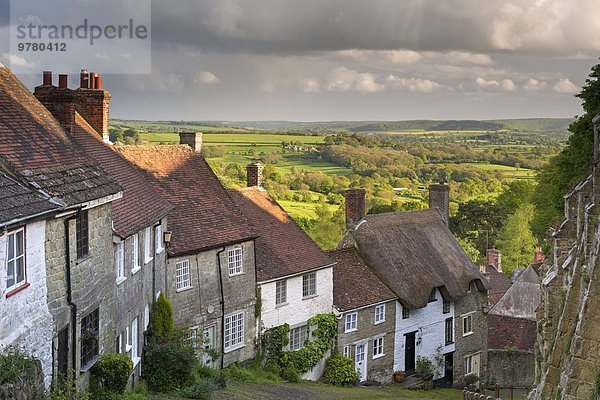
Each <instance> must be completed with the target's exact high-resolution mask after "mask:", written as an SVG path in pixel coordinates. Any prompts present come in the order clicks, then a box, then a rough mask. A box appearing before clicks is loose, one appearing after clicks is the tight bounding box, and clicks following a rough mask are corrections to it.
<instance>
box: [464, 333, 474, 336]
mask: <svg viewBox="0 0 600 400" xmlns="http://www.w3.org/2000/svg"><path fill="white" fill-rule="evenodd" d="M472 334H473V332H467V333H463V337H467V336H471V335H472Z"/></svg>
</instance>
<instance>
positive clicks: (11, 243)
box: [8, 234, 15, 260]
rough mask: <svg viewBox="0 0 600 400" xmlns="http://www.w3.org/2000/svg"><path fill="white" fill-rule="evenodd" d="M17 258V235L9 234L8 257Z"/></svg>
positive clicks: (10, 258)
mask: <svg viewBox="0 0 600 400" xmlns="http://www.w3.org/2000/svg"><path fill="white" fill-rule="evenodd" d="M13 258H15V235H14V234H13V235H8V259H9V260H12V259H13Z"/></svg>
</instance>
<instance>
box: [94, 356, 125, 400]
mask: <svg viewBox="0 0 600 400" xmlns="http://www.w3.org/2000/svg"><path fill="white" fill-rule="evenodd" d="M132 371H133V362H132V361H131V359H130V358H129V357H128V356H127V355H125V354H110V355H104V356H102V357H100V359H99V360H98V361H97V362H96V364H94V366H93V367H92V369H91V370H90V372H91V374H92V377H93V378H94V382H95V384H96V385H97V386H98V388H99V389H103V390H105V391H110V392H114V393H123V392H124V391H125V388H126V387H127V381H128V380H129V375H131V372H132Z"/></svg>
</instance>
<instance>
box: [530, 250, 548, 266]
mask: <svg viewBox="0 0 600 400" xmlns="http://www.w3.org/2000/svg"><path fill="white" fill-rule="evenodd" d="M544 260H546V256H545V255H544V252H543V251H542V247H541V246H536V247H535V253H534V255H533V263H534V264H541V263H543V262H544Z"/></svg>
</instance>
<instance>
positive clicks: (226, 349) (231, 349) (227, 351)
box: [224, 343, 246, 353]
mask: <svg viewBox="0 0 600 400" xmlns="http://www.w3.org/2000/svg"><path fill="white" fill-rule="evenodd" d="M243 347H246V343H240V344H236V345H235V346H231V347H227V348H225V350H224V353H231V352H232V351H235V350H239V349H241V348H243Z"/></svg>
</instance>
